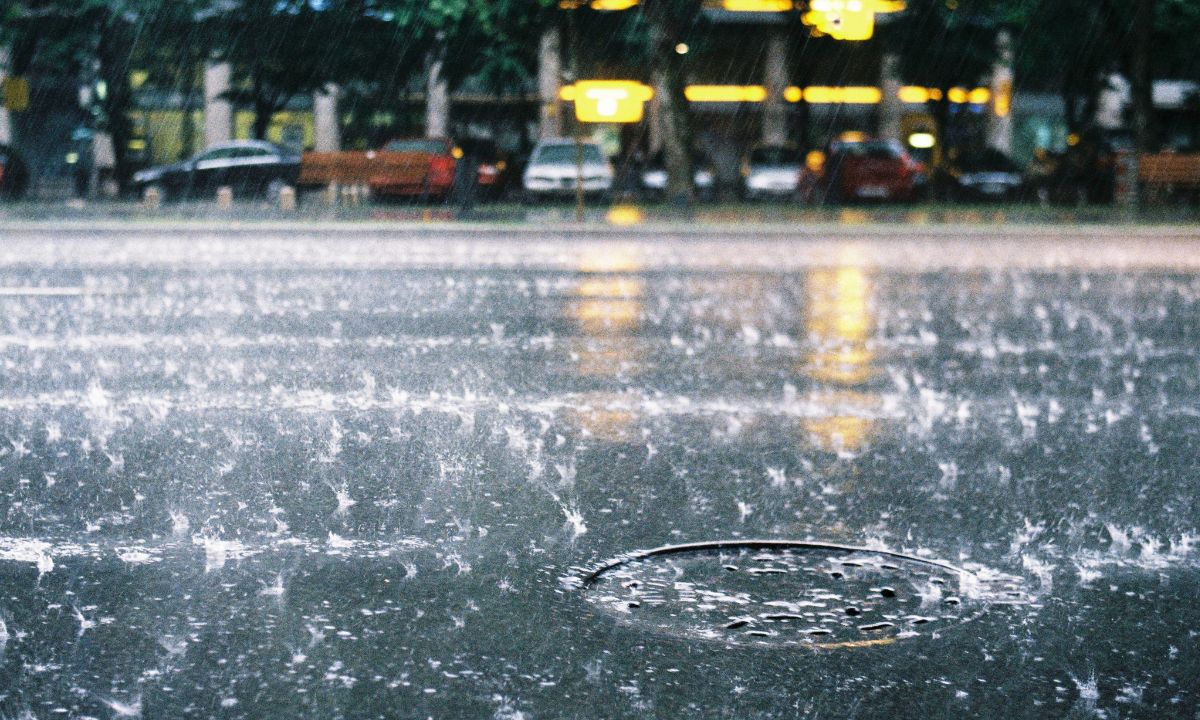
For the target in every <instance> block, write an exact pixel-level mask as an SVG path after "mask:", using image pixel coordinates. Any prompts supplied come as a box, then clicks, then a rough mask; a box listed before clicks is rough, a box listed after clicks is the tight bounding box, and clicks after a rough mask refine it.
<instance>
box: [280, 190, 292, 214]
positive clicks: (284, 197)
mask: <svg viewBox="0 0 1200 720" xmlns="http://www.w3.org/2000/svg"><path fill="white" fill-rule="evenodd" d="M279 209H280V210H282V211H283V212H292V211H294V210H295V209H296V188H294V187H292V186H291V185H284V186H283V188H282V189H281V190H280V191H279Z"/></svg>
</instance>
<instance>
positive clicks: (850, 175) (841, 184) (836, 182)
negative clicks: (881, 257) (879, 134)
mask: <svg viewBox="0 0 1200 720" xmlns="http://www.w3.org/2000/svg"><path fill="white" fill-rule="evenodd" d="M814 165H816V167H813V166H810V167H808V168H806V169H805V170H804V171H802V173H801V181H800V185H801V191H802V193H803V194H804V195H806V196H808V198H809V199H810V200H814V201H821V200H824V201H825V202H855V201H893V202H912V201H914V200H918V199H920V198H921V197H922V196H923V195H924V193H925V189H926V186H927V184H928V175H927V173H926V170H925V166H924V165H923V164H921V163H920V162H918V161H916V160H914V159H913V158H912V156H910V155H909V154H908V152H907V151H905V149H904V147H903V146H902V145H901V144H900V143H899V142H896V141H895V140H865V139H864V140H837V141H834V142H833V143H831V144H830V145H829V150H828V152H827V153H826V154H825V159H824V162H822V163H819V164H817V163H814Z"/></svg>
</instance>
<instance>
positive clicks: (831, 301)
mask: <svg viewBox="0 0 1200 720" xmlns="http://www.w3.org/2000/svg"><path fill="white" fill-rule="evenodd" d="M1018 235H1019V233H1018V234H1014V235H1013V236H1010V237H1008V238H1002V239H1000V240H997V241H996V243H994V244H992V245H991V252H989V250H988V247H989V244H988V243H987V242H986V240H979V241H977V242H972V241H961V242H960V241H956V240H955V239H954V238H950V237H944V236H943V237H940V238H934V239H933V240H932V241H931V243H932V244H931V245H930V246H929V247H926V248H925V249H924V250H921V249H920V248H921V246H920V244H919V243H918V242H917V241H915V240H905V239H904V238H896V239H872V238H869V237H868V238H854V239H847V240H837V239H828V240H822V239H817V240H814V241H812V243H811V244H805V243H795V242H788V241H782V240H776V239H771V238H765V239H758V240H753V241H745V242H740V243H739V242H736V241H731V242H728V243H724V244H722V242H721V241H720V239H719V238H718V239H714V238H707V239H705V238H701V239H700V240H698V241H697V242H694V243H687V242H680V241H667V240H663V241H659V242H655V241H653V240H647V241H644V242H643V241H639V240H636V239H629V238H625V239H623V240H621V241H620V242H612V243H604V242H599V241H594V240H593V241H580V242H578V243H573V242H572V241H570V240H569V239H564V238H562V237H559V236H557V235H550V236H546V237H537V238H528V239H526V240H525V241H524V242H523V243H522V242H518V241H516V240H511V239H510V240H508V241H498V242H495V243H489V242H487V241H473V240H470V239H467V238H458V239H447V240H445V242H443V241H442V239H437V238H435V239H432V240H429V241H427V242H424V243H422V242H421V241H419V240H412V239H409V240H405V241H403V242H400V241H396V242H394V243H393V242H390V241H388V240H386V239H380V238H360V237H354V236H353V235H352V234H348V236H347V237H340V238H334V239H327V240H321V239H314V238H301V239H297V240H293V241H290V244H288V241H285V240H282V239H278V238H269V239H264V240H261V241H259V240H255V239H254V238H247V237H245V234H244V233H243V234H242V236H239V237H236V238H224V237H221V236H220V234H218V233H209V234H207V235H206V236H205V237H204V238H203V239H196V238H194V237H193V238H191V240H190V241H189V240H187V239H177V240H173V239H171V238H169V237H160V238H153V239H144V238H143V239H137V238H135V239H133V240H127V239H125V238H122V237H119V236H109V237H101V238H97V239H77V240H76V239H72V238H63V239H61V240H53V239H44V238H43V239H39V240H38V241H37V242H34V241H28V242H24V243H19V242H18V243H11V244H9V245H8V246H7V248H3V249H0V288H4V290H3V292H0V715H2V716H4V717H26V716H28V715H29V714H32V716H33V717H37V718H51V717H79V718H83V717H96V718H107V717H135V716H144V717H247V718H266V717H280V718H283V717H288V718H292V717H321V718H336V717H347V718H359V717H362V718H367V717H389V718H390V717H507V718H517V717H605V718H613V717H682V716H686V717H739V718H744V717H822V718H826V717H859V718H862V717H889V718H895V717H916V716H932V717H967V716H985V717H986V716H990V717H998V716H1001V715H1002V716H1004V717H1029V718H1040V717H1108V718H1117V717H1121V718H1125V717H1184V718H1192V717H1194V716H1195V713H1196V710H1197V706H1198V705H1200V687H1198V681H1197V677H1200V651H1198V650H1197V648H1198V647H1200V642H1198V638H1200V610H1197V608H1196V606H1195V604H1194V598H1195V597H1197V595H1198V594H1200V503H1198V498H1200V490H1198V488H1197V485H1196V482H1195V478H1196V475H1197V470H1198V469H1200V460H1198V458H1200V455H1197V453H1196V448H1197V446H1198V443H1200V399H1198V398H1200V393H1198V390H1200V367H1198V366H1197V361H1196V358H1197V356H1198V351H1200V348H1198V344H1200V340H1198V338H1200V306H1198V303H1200V274H1197V268H1196V266H1195V258H1196V257H1200V253H1195V252H1191V251H1190V250H1189V248H1191V249H1195V248H1193V247H1192V245H1190V244H1188V242H1187V241H1185V240H1180V239H1179V238H1174V239H1167V240H1162V241H1154V240H1147V241H1146V243H1145V246H1144V248H1145V253H1144V254H1141V255H1135V254H1131V253H1130V250H1129V249H1128V247H1125V248H1123V247H1122V245H1121V243H1120V242H1119V241H1118V240H1117V239H1111V240H1109V241H1107V242H1101V243H1097V244H1093V245H1088V244H1087V243H1086V242H1085V241H1083V240H1080V239H1075V240H1071V241H1068V242H1065V243H1057V242H1055V241H1054V240H1053V239H1047V238H1046V237H1044V236H1037V237H1028V238H1022V237H1019V236H1018ZM1005 243H1008V244H1007V245H1006V244H1005ZM1172 243H1173V244H1172ZM1006 248H1007V249H1006ZM1006 253H1007V254H1006ZM439 258H440V259H439ZM972 258H974V260H972ZM1189 258H1191V259H1189ZM739 538H740V539H750V538H773V539H791V540H809V541H819V542H825V543H836V544H839V545H852V546H859V547H867V548H871V549H874V550H889V551H896V552H901V553H906V554H908V555H911V556H913V557H915V558H920V559H923V560H932V561H942V562H946V563H949V564H950V565H951V566H952V567H954V568H962V569H963V570H964V571H965V572H969V573H971V577H976V576H978V577H982V578H985V579H993V578H1004V579H1005V583H1007V584H1006V585H1005V588H1006V590H1007V591H1008V592H1009V593H1010V594H1009V596H1008V598H1007V599H1006V600H1005V601H1004V602H995V603H983V602H978V597H972V596H969V595H967V594H966V593H961V595H962V598H965V599H963V603H964V604H963V606H961V607H959V606H957V605H956V606H955V607H953V608H948V609H947V608H942V609H940V610H938V611H937V612H933V611H918V610H919V609H920V608H926V610H928V607H938V608H941V606H939V605H937V604H936V602H934V601H930V602H932V603H933V605H929V604H928V603H926V602H925V599H923V598H926V596H928V597H932V596H933V592H934V590H932V589H930V587H931V586H930V584H931V583H934V580H940V581H941V582H946V578H937V577H934V576H933V575H931V574H930V572H929V571H928V569H927V568H926V569H922V570H920V571H917V570H911V568H910V570H906V569H905V568H906V567H908V566H905V565H904V564H903V563H901V564H900V565H899V566H897V567H896V568H892V567H891V566H890V565H888V567H882V565H881V566H880V567H881V568H882V569H880V568H875V569H874V570H872V571H871V572H877V573H882V575H880V577H883V576H886V578H887V579H886V581H884V580H880V579H879V578H877V577H875V576H874V575H871V576H869V577H865V578H863V579H861V582H859V584H858V585H857V586H855V589H854V590H853V591H852V592H851V591H845V592H843V593H842V595H838V592H842V591H837V590H833V589H830V587H826V586H825V585H822V583H828V582H831V581H830V580H829V578H828V577H826V576H825V575H822V579H821V580H820V582H817V581H815V580H813V579H812V578H813V577H815V575H814V574H813V573H816V572H817V571H816V570H815V569H814V568H821V569H822V572H824V571H825V570H826V569H827V568H826V567H825V565H826V564H827V563H828V562H829V558H821V559H819V560H812V559H811V558H808V559H797V558H794V557H790V556H787V557H785V556H784V555H774V556H763V557H761V558H759V559H757V560H756V559H755V556H753V555H751V556H747V557H741V556H736V555H730V556H728V557H719V558H708V560H711V561H715V562H718V563H719V564H717V565H713V567H714V568H717V569H720V568H722V567H724V566H725V565H730V566H734V567H737V568H738V572H737V573H736V580H734V579H731V577H732V576H733V575H734V574H735V573H733V572H732V571H728V572H729V575H728V576H726V575H722V574H721V573H720V572H717V573H716V575H715V576H705V575H703V572H707V571H703V572H702V570H703V569H701V570H697V569H696V568H694V567H692V566H691V565H689V564H688V562H685V561H683V560H680V559H672V560H671V563H674V564H658V565H650V566H646V567H642V566H639V567H637V568H632V569H625V570H623V572H626V573H627V574H628V577H625V576H622V580H623V582H625V583H626V584H625V585H620V584H617V585H614V586H613V587H615V588H618V589H619V592H615V593H614V594H612V595H611V596H609V598H608V599H609V600H610V601H611V602H610V606H611V607H616V606H617V605H616V604H622V605H621V607H620V610H621V612H620V613H616V612H614V611H611V607H608V608H605V607H601V606H603V604H604V603H599V605H598V604H597V602H595V601H593V600H591V599H589V598H588V597H587V594H588V593H587V591H586V590H585V589H583V588H581V587H580V586H579V585H578V584H572V583H571V582H564V579H570V578H580V577H582V576H583V575H584V574H585V573H586V572H587V568H589V567H594V566H595V565H596V564H597V563H603V562H605V561H607V560H609V559H611V558H616V557H620V556H621V555H622V554H624V553H627V552H630V551H634V550H637V549H644V548H652V547H657V546H662V545H666V544H675V543H688V542H700V541H708V540H715V539H739ZM881 557H884V556H880V555H872V554H870V553H867V554H866V555H861V556H854V557H853V558H851V560H852V561H853V562H858V563H859V565H857V566H853V567H861V565H862V563H864V562H865V563H867V564H868V565H870V564H871V563H876V565H879V564H880V563H882V564H885V565H886V564H887V563H888V562H890V561H886V560H882V561H881V560H879V558H881ZM755 563H758V564H757V565H756V564H755ZM747 564H749V565H752V566H753V568H757V569H756V571H755V572H749V569H752V568H747V567H743V566H746V565H747ZM918 566H920V567H921V568H924V567H925V566H923V565H920V563H919V562H918V563H916V564H915V565H913V566H912V567H918ZM872 567H874V566H872ZM639 568H640V569H639ZM838 572H843V571H841V570H839V571H838ZM855 572H866V571H865V570H856V571H855ZM630 573H631V574H630ZM638 573H642V575H638ZM689 573H690V574H689ZM697 573H700V574H699V575H697ZM643 575H644V576H643ZM685 576H686V577H685ZM680 578H684V579H682V580H681V579H680ZM835 579H836V580H837V581H838V582H839V583H840V582H843V581H844V580H847V578H841V577H839V578H835ZM849 579H850V580H854V579H855V578H849ZM784 580H786V582H784ZM630 582H637V583H646V582H649V583H651V584H652V585H654V587H655V588H656V589H655V591H654V592H653V593H648V591H645V590H644V589H642V590H639V589H638V586H630V585H628V583H630ZM760 582H761V583H766V582H772V583H774V585H773V586H772V587H773V588H774V589H773V591H772V592H775V593H776V594H778V595H780V596H779V597H776V595H770V599H769V602H775V603H780V604H777V605H764V606H763V607H764V608H766V609H762V608H760V610H762V611H761V612H755V613H753V614H748V613H747V612H745V611H743V610H739V609H738V608H737V607H734V606H736V605H738V602H737V600H738V599H739V598H741V597H742V596H741V595H738V593H742V594H744V595H745V597H746V598H750V599H753V598H754V596H755V592H756V588H759V587H761V585H760V584H759V583H760ZM934 584H936V583H934ZM727 585H728V586H729V587H725V586H727ZM718 586H719V587H718ZM714 587H716V588H717V589H715V590H714V589H713V588H714ZM730 587H732V588H733V589H732V590H730V589H729V588H730ZM885 590H888V591H891V594H888V593H885V592H884V591H885ZM957 591H958V589H956V592H957ZM639 592H641V593H642V594H641V595H638V593H639ZM763 592H766V591H763ZM705 593H707V594H705ZM806 593H808V595H806ZM813 593H816V594H815V595H814V594H813ZM854 593H857V595H854ZM922 593H924V594H922ZM937 593H938V595H937V602H941V601H944V600H945V597H948V596H949V593H948V592H946V593H943V591H942V590H940V589H939V590H937ZM626 594H629V597H626ZM767 594H770V593H767ZM635 595H638V596H637V597H634V596H635ZM818 595H819V597H817V596H818ZM810 596H811V597H810ZM806 597H808V598H809V600H804V599H803V598H806ZM856 597H857V598H858V600H854V598H856ZM647 598H649V599H647ZM729 598H734V600H730V599H729ZM812 598H817V600H812ZM862 598H868V600H866V601H864V600H862ZM880 598H886V599H887V601H888V602H887V603H885V602H884V601H883V600H881V599H880ZM954 599H956V600H959V599H960V598H959V596H957V595H956V596H954ZM755 601H756V602H757V600H755ZM809 601H813V602H816V601H819V602H824V603H826V604H827V605H828V606H829V607H825V608H820V609H818V608H814V607H809V606H808V605H805V604H804V603H805V602H809ZM614 603H615V604H614ZM631 603H637V606H632V605H631ZM723 603H725V604H728V605H729V607H725V605H723ZM889 603H890V604H893V605H894V604H897V603H907V605H904V607H903V608H901V609H899V610H895V611H893V610H889V609H888V607H889ZM972 603H974V604H972ZM985 605H986V606H987V607H986V608H985V609H986V612H985V613H983V614H982V616H980V617H975V616H974V615H972V616H971V622H969V623H968V624H965V625H961V626H958V625H957V624H956V623H955V624H956V627H954V628H952V629H947V628H943V627H940V626H939V625H938V623H937V622H933V620H936V619H939V618H941V619H946V620H947V623H946V624H947V625H949V624H951V623H950V622H949V621H950V620H956V619H957V618H958V617H959V616H960V615H961V616H965V615H967V613H968V611H972V612H973V611H974V610H977V609H981V608H983V607H984V606H985ZM968 606H969V607H968ZM847 607H853V608H854V610H855V613H850V614H849V618H850V619H849V620H847V619H846V618H845V617H843V616H845V615H847V613H846V608H847ZM597 608H599V611H598V610H597ZM912 608H917V610H914V609H912ZM833 610H836V611H837V613H841V614H840V615H839V614H837V613H834V614H833V615H830V616H829V617H824V616H822V615H821V614H820V613H822V612H833ZM638 611H646V613H644V614H646V615H647V616H648V617H651V619H649V620H645V621H642V620H638V619H637V618H636V616H635V614H636V613H637V612H638ZM860 611H863V612H865V617H864V618H863V620H862V621H861V622H860V621H859V620H858V617H859V615H858V614H856V613H858V612H860ZM805 613H809V614H811V617H809V616H808V615H806V614H805ZM888 613H892V614H890V615H889V614H888ZM618 615H620V617H618ZM774 615H779V616H780V617H774ZM785 615H786V616H787V617H784V616H785ZM834 616H836V617H834ZM697 618H703V623H702V624H701V623H700V621H699V620H698V619H697ZM914 618H917V619H924V620H928V621H929V622H919V623H918V622H916V621H915V620H914ZM743 621H744V624H739V623H742V622H743ZM787 622H794V623H802V624H803V626H804V629H806V630H819V629H820V628H821V627H822V623H825V625H824V627H826V628H827V629H829V628H832V630H831V632H834V631H836V632H842V630H843V628H844V629H845V634H846V638H841V637H840V636H839V638H838V640H839V642H836V643H835V642H832V641H827V642H798V643H791V642H788V643H775V642H770V638H771V637H774V636H770V635H769V633H776V635H779V634H780V633H782V632H783V630H782V628H784V626H785V624H786V623H787ZM881 623H888V624H889V626H888V627H883V626H880V624H881ZM906 623H907V624H906ZM910 626H911V627H910ZM918 626H920V627H918ZM797 627H799V626H798V625H797ZM712 628H716V629H718V630H720V631H721V633H725V632H730V631H736V632H738V633H740V634H739V636H738V637H739V638H741V639H749V640H750V641H749V642H742V641H735V642H724V641H723V639H722V636H721V634H720V633H717V634H716V635H715V636H712V637H709V636H705V637H700V636H699V635H698V633H700V634H706V635H707V633H708V631H709V629H712ZM864 628H865V629H864ZM789 632H790V631H789ZM750 633H767V635H751V634H750ZM872 633H882V635H884V636H886V637H887V639H888V642H859V639H858V638H859V636H860V635H862V636H864V637H867V638H868V639H869V638H870V637H874V636H873V635H872ZM816 636H817V637H823V636H821V635H820V634H819V633H817V634H816ZM789 637H790V636H789Z"/></svg>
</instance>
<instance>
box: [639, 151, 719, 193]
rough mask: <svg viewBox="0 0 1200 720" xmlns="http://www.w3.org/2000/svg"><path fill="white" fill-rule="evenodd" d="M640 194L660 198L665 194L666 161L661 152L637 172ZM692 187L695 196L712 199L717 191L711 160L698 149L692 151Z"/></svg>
mask: <svg viewBox="0 0 1200 720" xmlns="http://www.w3.org/2000/svg"><path fill="white" fill-rule="evenodd" d="M638 181H639V184H640V186H641V191H642V195H643V196H645V197H646V198H648V199H651V200H662V199H663V198H664V197H665V196H666V194H667V163H666V159H665V158H664V157H663V153H662V152H661V151H660V152H657V153H655V154H654V155H653V156H652V157H651V158H650V160H649V162H647V163H646V165H645V167H643V168H642V171H641V172H640V173H639V174H638ZM692 188H693V189H694V190H695V192H696V197H698V198H700V199H702V200H712V199H713V198H715V197H716V193H717V171H716V168H715V166H714V165H713V162H712V160H710V159H709V158H708V156H707V155H705V154H704V153H702V152H700V151H696V152H693V153H692Z"/></svg>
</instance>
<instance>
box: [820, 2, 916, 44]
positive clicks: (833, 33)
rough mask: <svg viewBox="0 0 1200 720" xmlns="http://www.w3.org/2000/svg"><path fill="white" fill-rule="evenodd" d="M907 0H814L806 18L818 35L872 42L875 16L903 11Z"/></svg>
mask: <svg viewBox="0 0 1200 720" xmlns="http://www.w3.org/2000/svg"><path fill="white" fill-rule="evenodd" d="M905 7H906V3H905V2H904V0H812V2H810V3H809V11H808V12H806V13H805V14H804V16H803V18H802V19H803V21H804V23H805V24H806V25H811V26H813V28H814V30H815V34H818V35H828V36H830V37H832V38H833V39H835V40H870V39H871V37H872V36H873V35H874V34H875V15H876V14H879V13H893V12H900V11H901V10H904V8H905Z"/></svg>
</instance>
